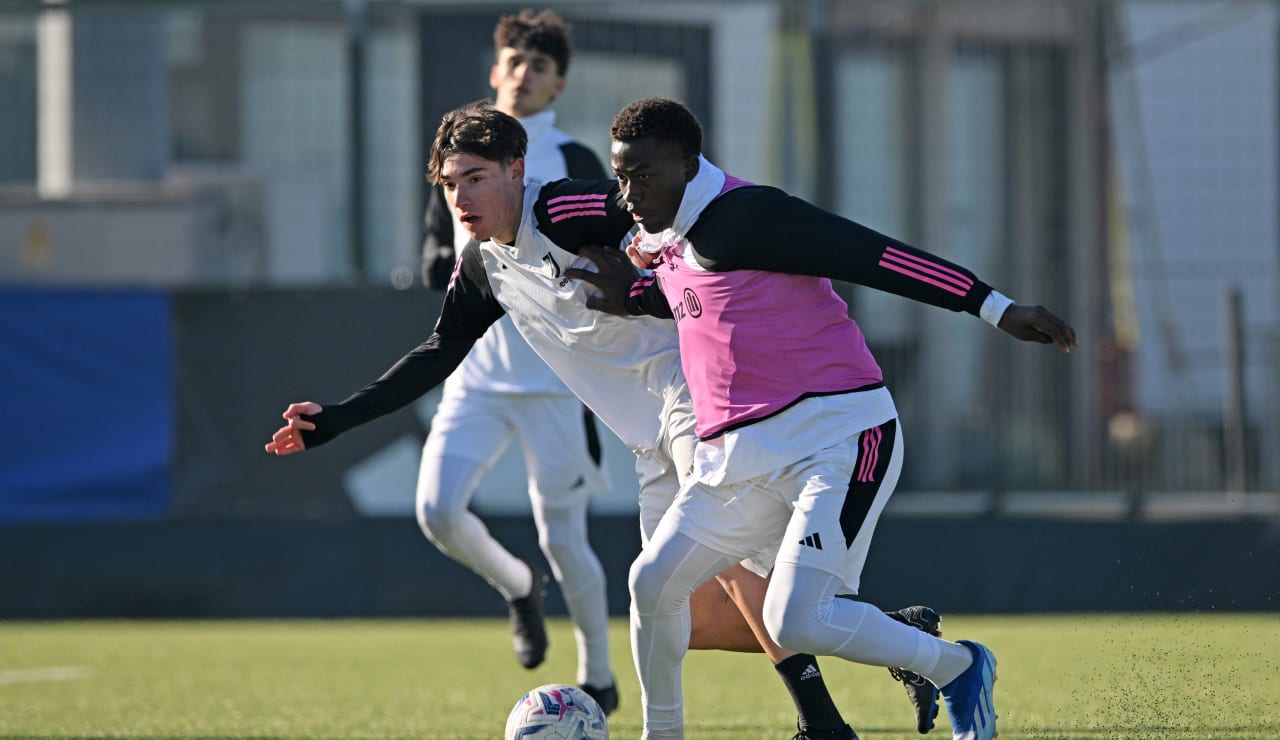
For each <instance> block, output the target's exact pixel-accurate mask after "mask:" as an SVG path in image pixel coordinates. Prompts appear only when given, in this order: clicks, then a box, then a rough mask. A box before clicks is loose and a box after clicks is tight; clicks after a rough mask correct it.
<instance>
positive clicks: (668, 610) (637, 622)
mask: <svg viewBox="0 0 1280 740" xmlns="http://www.w3.org/2000/svg"><path fill="white" fill-rule="evenodd" d="M736 562H738V559H737V558H732V557H729V556H727V555H722V554H720V553H718V552H716V551H715V550H712V549H711V548H709V547H706V546H704V545H701V544H699V543H697V542H695V541H694V540H692V539H690V538H689V537H686V536H685V535H682V534H678V533H669V532H667V531H666V530H665V529H664V528H662V527H659V528H658V531H657V532H655V534H654V539H652V540H651V541H650V542H649V544H648V546H646V547H645V549H644V550H642V551H641V552H640V555H639V557H637V558H636V560H635V562H634V563H632V564H631V574H630V581H629V585H630V588H631V651H632V657H633V658H634V659H635V664H636V674H637V675H638V676H639V677H640V693H641V697H642V701H643V707H644V737H645V738H646V739H649V738H653V739H656V738H674V739H676V740H679V738H683V737H684V735H683V732H684V730H683V728H684V694H683V689H682V687H681V682H680V664H681V661H683V660H684V654H685V652H686V651H687V650H688V647H689V624H690V623H689V595H690V594H692V593H693V591H694V589H696V588H697V587H698V586H700V585H702V584H703V583H706V582H707V581H709V580H710V579H712V578H714V577H715V576H716V574H717V573H720V572H722V571H724V570H725V569H726V568H728V567H729V566H731V565H733V564H734V563H736Z"/></svg>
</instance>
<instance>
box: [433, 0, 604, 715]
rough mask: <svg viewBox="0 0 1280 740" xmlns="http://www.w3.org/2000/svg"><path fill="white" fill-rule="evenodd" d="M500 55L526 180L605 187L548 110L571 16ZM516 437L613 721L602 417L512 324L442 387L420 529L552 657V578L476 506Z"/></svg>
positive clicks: (586, 674)
mask: <svg viewBox="0 0 1280 740" xmlns="http://www.w3.org/2000/svg"><path fill="white" fill-rule="evenodd" d="M493 46H494V62H493V67H492V68H491V69H490V71H489V85H490V86H491V87H492V88H493V90H494V93H495V99H494V107H495V108H497V109H498V110H500V111H502V112H504V113H507V114H508V115H511V116H514V117H515V118H516V119H517V120H518V121H520V124H521V125H522V126H523V127H524V130H525V132H526V134H527V135H528V150H527V151H526V152H525V156H524V163H525V171H524V174H525V177H526V178H527V179H529V180H535V181H538V182H551V181H552V180H559V179H562V178H564V177H580V178H594V179H599V178H601V177H604V168H603V167H602V166H601V165H600V161H599V160H598V159H597V158H596V156H595V155H594V154H592V153H591V151H590V150H589V149H587V148H586V147H584V146H583V145H582V144H580V143H578V142H576V141H574V140H573V139H572V138H571V137H570V136H569V135H568V134H566V133H564V132H563V131H560V130H559V129H557V128H555V127H554V124H555V116H556V114H555V110H553V109H552V107H551V105H552V103H554V102H555V100H556V98H557V97H559V96H560V94H561V93H562V92H563V91H564V88H565V84H566V79H565V75H566V73H567V72H568V71H569V58H570V53H571V45H570V40H569V28H568V26H567V25H566V24H565V22H564V20H562V19H561V18H560V17H559V16H558V15H556V14H555V13H553V12H551V11H549V10H544V11H542V12H541V13H538V14H534V13H533V12H532V11H528V10H526V11H522V12H521V13H520V14H518V15H508V16H503V17H502V18H500V19H499V20H498V23H497V26H496V27H495V28H494V31H493ZM429 197H430V200H429V202H428V206H427V213H426V218H425V223H426V240H425V243H424V245H423V279H424V280H425V281H426V282H427V284H428V285H430V286H431V287H433V288H436V289H438V290H444V289H445V288H446V287H447V285H448V282H449V276H450V275H452V274H453V268H454V264H455V262H456V261H457V259H456V257H457V255H458V254H460V253H461V252H462V249H463V248H464V247H465V246H466V244H467V243H468V242H470V241H472V239H471V235H470V234H469V233H468V232H467V230H466V229H465V228H464V227H463V226H462V224H461V223H459V222H457V220H456V219H455V217H454V214H453V213H452V210H451V209H450V208H449V204H448V203H447V201H446V198H445V195H444V192H443V191H442V190H441V189H440V187H438V186H437V187H433V188H431V190H430V196H429ZM513 439H514V440H516V441H518V442H519V443H520V447H521V448H522V449H523V451H524V461H525V467H526V469H527V471H528V486H529V501H530V503H531V504H532V506H533V519H534V523H535V525H536V526H537V529H538V544H539V546H540V547H541V548H542V552H543V553H544V554H545V555H546V556H547V562H548V563H550V565H551V570H552V573H553V574H554V576H555V579H556V581H557V583H559V585H560V592H561V594H562V595H563V597H564V601H565V605H566V606H567V607H568V610H569V618H570V619H571V620H572V621H573V625H574V636H575V638H576V641H577V647H578V683H579V684H580V685H581V686H582V688H583V689H584V690H585V691H586V692H587V693H588V694H591V696H592V697H594V698H595V699H596V701H597V702H598V703H599V704H600V706H601V708H602V709H604V711H605V713H606V714H608V713H610V712H612V711H613V710H614V709H615V708H616V707H617V705H618V692H617V689H616V688H615V686H614V680H613V674H612V673H611V671H610V668H609V635H608V603H607V600H606V596H605V577H604V569H603V568H602V567H601V565H600V560H599V559H598V558H597V557H596V554H595V553H594V552H593V551H592V549H591V544H590V542H589V541H588V539H587V504H588V500H589V497H590V496H591V494H593V493H599V492H601V491H603V490H607V486H608V484H607V481H606V479H605V476H604V475H603V473H602V471H601V470H600V459H599V455H600V445H599V439H598V438H597V437H596V429H595V421H594V419H593V418H592V416H591V414H590V413H589V412H586V411H585V409H584V408H583V406H582V402H580V401H579V400H578V399H577V397H575V396H574V395H573V393H572V391H570V390H569V389H568V388H566V387H565V385H564V383H563V382H562V381H561V380H560V379H559V378H558V377H556V374H555V373H554V372H552V371H551V369H550V368H549V367H547V364H546V363H545V362H543V361H542V359H541V358H539V357H538V355H537V354H536V353H534V351H533V350H532V349H531V348H530V347H529V344H528V343H527V342H525V340H524V339H523V338H521V336H520V333H519V332H518V331H516V329H515V327H514V326H513V325H512V324H511V319H510V318H505V317H504V318H502V319H499V320H498V321H497V322H496V323H494V325H493V326H491V327H490V328H489V330H488V331H487V332H485V334H484V336H483V337H481V338H480V340H479V341H478V342H476V344H475V346H474V347H473V348H472V349H471V352H470V353H469V354H468V355H467V357H466V359H465V360H463V361H462V364H461V365H460V366H459V367H458V369H457V370H455V371H454V372H453V374H452V375H450V376H449V378H448V380H446V381H445V383H444V393H443V397H442V399H441V401H440V406H439V408H438V410H437V411H436V414H435V417H434V418H433V419H432V420H431V432H430V435H429V436H428V437H427V441H426V444H425V445H424V447H423V451H422V465H421V469H420V472H419V476H418V491H417V505H416V510H417V515H418V524H419V525H420V526H421V527H422V531H423V532H424V533H425V534H426V535H427V537H428V538H429V539H430V540H431V541H432V542H433V543H435V545H436V547H438V548H439V549H440V551H441V552H443V553H445V554H446V555H448V556H449V557H451V558H453V559H454V560H456V561H458V562H459V563H462V564H463V565H465V566H467V567H468V568H470V569H471V570H472V571H474V572H476V573H477V574H479V575H480V576H481V577H483V578H484V579H485V580H486V581H488V582H489V584H490V585H492V586H493V587H494V588H496V589H497V590H498V591H499V593H501V594H502V596H503V598H505V599H506V600H507V608H508V611H509V612H510V618H511V628H512V642H513V646H514V649H515V652H516V657H517V658H518V660H519V661H520V664H521V665H523V666H524V667H526V668H534V667H536V666H538V665H539V664H541V663H542V661H543V657H544V656H545V654H546V650H547V632H546V627H545V624H544V618H543V612H542V599H543V596H544V591H545V580H546V576H545V575H543V574H542V573H541V572H540V570H539V569H538V568H536V567H534V566H532V565H530V564H528V563H525V562H524V561H522V560H520V559H519V558H517V557H516V556H514V555H512V554H511V553H510V552H508V551H507V549H506V548H504V547H503V546H502V545H501V544H500V543H498V541H497V540H495V539H494V538H493V536H492V535H491V534H490V533H489V530H488V529H487V528H486V527H485V526H484V523H483V522H482V521H481V520H480V519H479V517H477V516H476V515H475V514H473V513H472V512H471V511H470V509H469V508H468V505H469V504H470V502H471V498H472V496H473V494H474V493H475V490H476V487H477V486H478V485H479V484H480V481H481V479H482V478H483V477H484V476H485V474H486V473H487V472H488V471H489V470H490V469H491V468H492V467H493V465H494V464H495V463H496V462H497V461H498V459H499V458H500V457H501V456H502V453H503V451H504V450H505V449H506V448H507V446H508V444H509V443H510V442H511V441H512V440H513Z"/></svg>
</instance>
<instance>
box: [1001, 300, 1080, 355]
mask: <svg viewBox="0 0 1280 740" xmlns="http://www.w3.org/2000/svg"><path fill="white" fill-rule="evenodd" d="M996 325H997V326H999V327H1000V328H1001V329H1003V330H1005V331H1007V332H1009V333H1010V334H1012V335H1013V336H1015V337H1017V338H1018V339H1021V340H1022V341H1024V342H1039V343H1040V344H1055V345H1057V347H1058V349H1059V350H1061V351H1062V352H1063V353H1064V354H1065V353H1067V352H1070V351H1071V348H1072V347H1079V346H1080V345H1079V343H1078V342H1077V341H1076V330H1075V329H1073V328H1071V325H1070V324H1068V323H1067V322H1065V321H1063V320H1062V319H1061V318H1059V317H1058V316H1057V315H1056V314H1054V313H1053V312H1052V311H1050V310H1049V309H1047V308H1045V307H1044V306H1027V305H1021V304H1017V303H1015V304H1013V305H1011V306H1009V307H1008V308H1007V309H1005V312H1004V315H1003V316H1001V317H1000V321H999V323H998V324H996Z"/></svg>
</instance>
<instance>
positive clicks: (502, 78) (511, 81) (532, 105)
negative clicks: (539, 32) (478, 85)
mask: <svg viewBox="0 0 1280 740" xmlns="http://www.w3.org/2000/svg"><path fill="white" fill-rule="evenodd" d="M489 86H490V87H492V88H493V90H494V107H495V108H497V109H498V110H500V111H502V112H503V113H507V114H510V115H513V116H517V117H521V116H531V115H533V114H534V113H540V112H542V111H544V110H546V109H547V107H548V106H550V105H551V102H552V101H553V100H555V99H556V98H557V97H559V95H560V93H562V92H564V77H562V76H561V75H560V67H559V65H557V64H556V60H555V59H552V58H551V57H550V56H548V55H546V54H543V53H542V52H540V51H536V50H534V49H517V48H515V47H512V46H507V47H504V48H502V49H500V50H499V51H498V60H497V61H496V62H494V63H493V68H492V69H490V70H489Z"/></svg>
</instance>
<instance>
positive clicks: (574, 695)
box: [505, 683, 609, 740]
mask: <svg viewBox="0 0 1280 740" xmlns="http://www.w3.org/2000/svg"><path fill="white" fill-rule="evenodd" d="M505 738H506V740H609V725H608V724H607V723H606V722H605V719H604V711H603V710H601V709H600V705H599V704H597V703H596V700H595V699H592V698H591V695H590V694H588V693H587V692H585V691H583V690H582V689H580V688H578V687H577V686H567V685H565V684H559V683H551V684H547V685H545V686H539V687H538V688H536V689H533V690H532V691H530V692H529V693H527V694H525V695H524V696H522V697H520V701H518V702H516V705H515V707H514V708H513V709H512V710H511V714H510V715H508V716H507V732H506V735H505Z"/></svg>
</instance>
